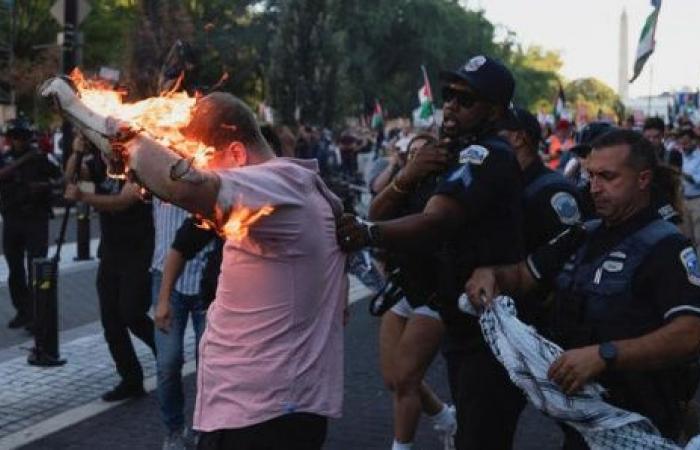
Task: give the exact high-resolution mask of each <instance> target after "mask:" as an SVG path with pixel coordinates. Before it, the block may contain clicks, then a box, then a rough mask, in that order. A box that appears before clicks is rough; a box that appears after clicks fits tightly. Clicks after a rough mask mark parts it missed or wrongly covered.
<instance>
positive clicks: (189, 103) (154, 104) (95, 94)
mask: <svg viewBox="0 0 700 450" xmlns="http://www.w3.org/2000/svg"><path fill="white" fill-rule="evenodd" d="M70 78H71V80H72V81H73V83H74V84H75V86H76V88H77V89H78V92H79V93H80V98H81V100H82V101H83V103H85V105H86V106H87V107H88V108H90V109H91V110H93V111H95V112H96V113H98V114H101V115H103V116H110V117H114V118H116V119H119V120H121V121H123V122H126V123H128V124H129V125H131V126H132V127H133V128H134V129H136V130H140V131H143V132H146V133H147V134H148V135H150V136H151V137H152V138H154V139H155V140H156V141H158V142H159V143H161V144H162V145H164V146H167V147H169V148H171V149H173V150H175V151H176V152H178V153H179V154H180V155H182V156H183V157H186V158H193V164H194V166H195V167H198V168H205V167H207V165H208V163H209V160H210V159H211V156H212V155H213V152H214V149H213V148H211V147H207V146H206V145H204V144H202V143H201V142H198V141H192V140H188V139H187V138H185V137H184V136H183V135H182V133H180V128H182V127H184V126H185V125H187V124H188V123H189V122H190V119H191V116H192V108H193V107H194V105H195V102H196V101H197V98H196V97H194V96H190V95H188V94H187V93H186V92H175V90H176V89H178V86H179V85H180V82H181V80H180V79H178V82H177V83H175V86H174V87H173V88H172V89H171V90H170V91H167V92H163V93H161V94H160V95H159V96H157V97H150V98H147V99H144V100H141V101H137V102H133V103H125V102H124V97H125V95H126V92H125V91H123V90H119V89H114V88H112V87H111V86H110V85H109V84H108V83H106V82H103V81H100V80H89V79H87V78H85V76H84V75H83V73H82V72H81V71H80V70H79V69H77V68H76V69H75V70H73V72H72V73H71V74H70Z"/></svg>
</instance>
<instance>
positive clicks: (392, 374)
mask: <svg viewBox="0 0 700 450" xmlns="http://www.w3.org/2000/svg"><path fill="white" fill-rule="evenodd" d="M404 139H406V138H404ZM435 139H436V138H435V137H434V136H431V135H428V134H423V135H418V136H415V137H413V138H412V139H410V141H409V142H408V143H407V148H406V149H405V151H404V152H403V153H404V154H412V155H413V156H412V157H411V159H410V160H409V161H408V162H407V163H406V164H405V166H403V168H402V169H401V168H400V172H399V173H400V174H401V175H400V179H399V178H398V176H396V175H397V172H398V171H396V172H394V174H393V175H391V176H390V177H389V178H388V182H387V183H386V185H387V186H385V187H383V189H382V190H381V192H380V193H379V194H378V195H377V197H376V198H375V199H374V201H373V202H372V204H371V205H370V214H369V218H370V219H371V220H387V219H392V218H397V217H402V216H406V215H408V214H415V213H420V212H421V211H423V209H424V208H425V205H426V203H427V201H428V199H429V198H430V196H431V195H432V193H433V192H434V191H435V189H436V187H437V186H438V184H439V183H440V181H441V178H440V175H443V174H444V173H445V172H446V170H447V169H448V168H450V166H455V165H456V164H457V161H456V160H452V161H450V160H449V158H448V155H447V151H446V150H443V149H436V148H435V147H434V146H429V147H428V146H425V144H426V143H429V142H434V141H435ZM399 151H400V150H399ZM385 172H386V170H385ZM385 172H384V173H385ZM399 183H400V185H401V186H403V188H402V187H399ZM397 192H399V193H403V194H404V195H402V196H397V195H396V193H397ZM439 264H440V261H439V260H438V259H437V258H436V257H435V254H434V252H433V251H428V252H425V251H415V250H414V251H411V250H408V249H407V250H398V249H396V250H393V251H390V252H388V255H387V268H386V271H387V272H389V273H391V274H392V275H391V276H390V278H391V281H392V282H393V283H395V284H396V285H397V286H398V287H399V288H400V289H401V291H402V294H403V295H404V296H403V298H396V300H398V303H396V304H395V305H394V306H393V307H392V308H391V309H390V310H389V311H387V312H385V313H384V315H383V316H382V323H381V328H380V331H379V350H380V358H381V368H382V375H383V377H384V380H385V384H386V385H387V386H388V387H389V389H390V390H391V391H392V392H393V395H394V444H393V446H394V448H402V446H406V445H410V443H412V442H413V439H414V436H415V432H416V428H417V426H418V420H419V419H420V414H421V412H424V413H425V414H426V415H428V416H430V417H431V418H432V419H433V423H434V427H435V428H436V430H437V431H438V432H439V433H440V434H441V440H442V441H443V443H444V446H445V448H446V449H451V448H454V444H453V439H454V438H453V435H454V434H455V432H456V430H457V422H456V418H455V410H454V408H453V407H450V406H448V405H446V404H444V403H443V402H442V401H441V400H440V399H439V398H438V397H437V396H436V394H435V393H434V392H433V390H432V389H431V388H430V386H428V384H427V383H425V382H424V381H423V377H424V376H425V372H426V370H427V369H428V367H429V366H430V363H431V362H432V360H433V358H434V356H435V354H436V352H437V350H438V347H439V345H440V341H441V339H442V336H443V333H444V325H443V323H442V320H441V318H440V313H439V312H438V310H437V308H436V306H435V305H434V304H432V303H431V300H432V299H431V297H433V296H434V293H435V291H436V288H437V283H438V279H439V278H438V274H437V271H436V269H437V267H438V266H439ZM384 301H388V299H387V298H386V296H385V299H384Z"/></svg>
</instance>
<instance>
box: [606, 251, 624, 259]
mask: <svg viewBox="0 0 700 450" xmlns="http://www.w3.org/2000/svg"><path fill="white" fill-rule="evenodd" d="M610 256H611V257H612V258H620V259H626V258H627V254H626V253H624V252H612V253H610Z"/></svg>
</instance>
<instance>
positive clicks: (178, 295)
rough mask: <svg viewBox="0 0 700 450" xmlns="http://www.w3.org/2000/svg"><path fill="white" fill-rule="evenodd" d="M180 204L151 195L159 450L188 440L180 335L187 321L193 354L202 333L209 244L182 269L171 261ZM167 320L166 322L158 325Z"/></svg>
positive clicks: (180, 218)
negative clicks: (164, 431)
mask: <svg viewBox="0 0 700 450" xmlns="http://www.w3.org/2000/svg"><path fill="white" fill-rule="evenodd" d="M187 217H188V214H187V211H185V210H184V209H182V208H178V207H177V206H175V205H174V204H172V203H167V202H166V201H163V200H161V199H158V198H154V199H153V223H154V225H155V230H156V233H155V250H154V252H153V260H152V262H151V278H152V285H151V289H152V291H151V292H152V302H153V308H154V310H155V312H154V316H155V318H156V321H158V322H159V323H161V325H160V326H159V327H156V330H155V343H156V350H157V357H156V368H157V378H158V389H157V392H158V404H159V406H160V415H161V419H162V420H163V423H164V425H165V427H166V428H167V434H166V436H165V438H164V441H163V450H180V449H182V448H184V446H185V444H186V443H187V442H190V441H192V440H193V436H192V434H191V433H190V430H189V429H188V428H187V427H186V426H185V413H184V409H185V396H184V388H183V386H182V365H183V364H184V337H185V331H186V329H187V322H188V320H190V319H191V320H192V329H193V331H194V335H195V357H196V356H197V354H198V350H199V341H200V339H201V337H202V333H203V332H204V326H205V319H206V312H207V305H206V304H205V302H204V301H203V299H202V297H201V296H200V288H201V278H202V274H203V270H204V267H205V265H206V258H207V255H208V252H209V250H210V248H205V249H204V250H202V251H200V252H199V253H198V254H197V255H196V256H195V257H194V258H192V259H190V260H189V261H188V262H187V263H186V264H185V266H184V269H183V268H180V267H179V266H177V265H176V264H175V263H174V262H173V261H172V251H170V250H169V249H170V246H171V244H172V243H173V241H174V239H175V235H176V233H177V230H178V229H179V228H180V226H181V225H182V223H183V222H184V221H185V220H186V219H187ZM165 320H167V322H168V326H167V327H164V326H162V323H163V322H164V321H165Z"/></svg>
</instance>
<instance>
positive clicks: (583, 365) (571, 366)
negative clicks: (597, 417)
mask: <svg viewBox="0 0 700 450" xmlns="http://www.w3.org/2000/svg"><path fill="white" fill-rule="evenodd" d="M604 370H605V361H604V360H603V358H601V357H600V354H599V353H598V346H597V345H589V346H588V347H582V348H576V349H573V350H569V351H567V352H564V353H563V354H562V355H561V356H560V357H559V358H558V359H557V360H556V361H554V363H553V364H552V365H551V367H550V368H549V371H548V372H547V376H548V377H549V379H550V380H552V381H553V382H555V383H557V384H558V385H559V386H560V387H561V389H562V390H563V391H564V392H565V393H566V394H567V395H572V394H574V393H576V392H578V391H579V390H580V389H581V388H582V387H583V386H584V385H585V384H586V383H588V382H589V381H590V380H592V379H593V378H595V377H597V376H598V375H599V374H601V373H602V372H603V371H604Z"/></svg>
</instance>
